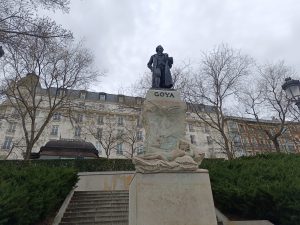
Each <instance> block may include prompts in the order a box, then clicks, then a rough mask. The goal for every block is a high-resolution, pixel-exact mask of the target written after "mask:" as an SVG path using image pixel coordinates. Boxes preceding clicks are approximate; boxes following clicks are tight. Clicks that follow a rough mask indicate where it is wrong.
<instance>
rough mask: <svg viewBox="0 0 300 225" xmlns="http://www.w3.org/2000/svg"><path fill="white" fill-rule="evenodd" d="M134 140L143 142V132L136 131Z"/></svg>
mask: <svg viewBox="0 0 300 225" xmlns="http://www.w3.org/2000/svg"><path fill="white" fill-rule="evenodd" d="M136 139H137V141H142V140H143V132H142V131H137V132H136Z"/></svg>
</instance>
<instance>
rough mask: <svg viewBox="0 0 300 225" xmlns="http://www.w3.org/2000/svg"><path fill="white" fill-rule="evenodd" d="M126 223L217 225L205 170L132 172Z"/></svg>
mask: <svg viewBox="0 0 300 225" xmlns="http://www.w3.org/2000/svg"><path fill="white" fill-rule="evenodd" d="M129 225H217V220H216V213H215V207H214V203H213V197H212V192H211V186H210V180H209V175H208V171H207V170H197V171H195V172H174V173H153V174H142V173H136V174H135V176H134V178H133V179H132V181H131V184H130V187H129Z"/></svg>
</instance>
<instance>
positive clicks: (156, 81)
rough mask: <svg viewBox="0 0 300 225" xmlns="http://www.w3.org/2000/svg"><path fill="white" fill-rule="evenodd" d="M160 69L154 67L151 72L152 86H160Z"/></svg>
mask: <svg viewBox="0 0 300 225" xmlns="http://www.w3.org/2000/svg"><path fill="white" fill-rule="evenodd" d="M160 78H161V70H160V69H159V68H156V69H154V71H153V74H152V88H159V87H160Z"/></svg>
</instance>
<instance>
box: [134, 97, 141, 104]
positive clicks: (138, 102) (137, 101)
mask: <svg viewBox="0 0 300 225" xmlns="http://www.w3.org/2000/svg"><path fill="white" fill-rule="evenodd" d="M135 100H136V104H137V105H141V104H142V98H141V97H136V98H135Z"/></svg>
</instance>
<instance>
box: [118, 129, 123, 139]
mask: <svg viewBox="0 0 300 225" xmlns="http://www.w3.org/2000/svg"><path fill="white" fill-rule="evenodd" d="M123 134H124V131H123V130H118V133H117V137H118V138H122V136H123Z"/></svg>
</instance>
